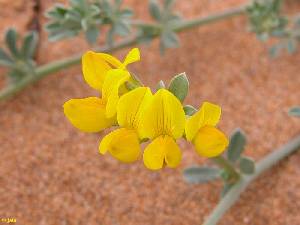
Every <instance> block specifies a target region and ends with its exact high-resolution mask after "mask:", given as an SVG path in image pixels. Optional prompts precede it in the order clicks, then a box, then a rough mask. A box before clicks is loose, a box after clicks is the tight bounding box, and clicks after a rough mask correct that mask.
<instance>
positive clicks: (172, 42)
mask: <svg viewBox="0 0 300 225" xmlns="http://www.w3.org/2000/svg"><path fill="white" fill-rule="evenodd" d="M161 42H162V44H163V46H164V47H165V48H175V47H178V46H179V40H178V37H177V35H176V34H175V33H174V32H172V31H164V32H163V33H162V35H161Z"/></svg>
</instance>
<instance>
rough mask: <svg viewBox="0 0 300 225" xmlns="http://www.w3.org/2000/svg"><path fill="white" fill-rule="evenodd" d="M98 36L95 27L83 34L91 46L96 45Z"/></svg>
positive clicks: (97, 30)
mask: <svg viewBox="0 0 300 225" xmlns="http://www.w3.org/2000/svg"><path fill="white" fill-rule="evenodd" d="M98 36H99V29H98V28H97V27H89V28H88V29H87V31H86V32H85V37H86V39H87V41H88V42H89V43H91V44H94V43H96V41H97V38H98Z"/></svg>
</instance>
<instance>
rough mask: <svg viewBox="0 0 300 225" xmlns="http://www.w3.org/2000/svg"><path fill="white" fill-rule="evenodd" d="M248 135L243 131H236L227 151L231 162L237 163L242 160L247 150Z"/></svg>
mask: <svg viewBox="0 0 300 225" xmlns="http://www.w3.org/2000/svg"><path fill="white" fill-rule="evenodd" d="M245 145H246V135H245V134H244V132H243V131H242V130H241V129H239V128H238V129H236V130H234V131H233V134H232V135H231V137H230V142H229V146H228V151H227V157H228V159H229V160H230V161H231V162H235V161H236V160H237V159H239V158H240V156H241V154H242V153H243V151H244V150H245Z"/></svg>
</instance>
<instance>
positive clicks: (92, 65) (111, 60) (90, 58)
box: [82, 48, 140, 91]
mask: <svg viewBox="0 0 300 225" xmlns="http://www.w3.org/2000/svg"><path fill="white" fill-rule="evenodd" d="M139 60H140V51H139V49H138V48H133V49H132V50H131V51H130V52H129V53H128V54H127V56H126V58H125V60H124V62H123V63H121V62H120V61H119V60H118V59H117V58H115V57H113V56H111V55H109V54H106V53H96V52H93V51H88V52H86V53H85V54H84V55H83V56H82V72H83V77H84V79H85V81H86V82H87V83H88V84H89V85H90V86H91V87H92V88H94V89H96V90H99V91H101V89H102V85H103V82H104V80H105V77H106V75H107V72H108V71H109V70H111V69H122V70H126V66H127V65H128V64H130V63H133V62H136V61H139Z"/></svg>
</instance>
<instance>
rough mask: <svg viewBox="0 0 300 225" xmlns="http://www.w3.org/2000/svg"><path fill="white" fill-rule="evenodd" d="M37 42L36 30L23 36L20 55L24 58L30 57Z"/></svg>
mask: <svg viewBox="0 0 300 225" xmlns="http://www.w3.org/2000/svg"><path fill="white" fill-rule="evenodd" d="M37 43H38V35H37V33H36V32H31V33H29V34H27V35H26V36H25V38H24V40H23V45H22V50H21V53H22V56H23V57H24V58H25V59H27V58H32V56H33V55H34V52H35V50H36V47H37Z"/></svg>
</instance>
